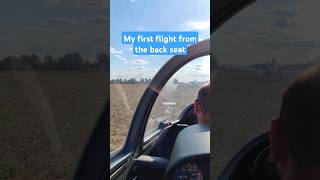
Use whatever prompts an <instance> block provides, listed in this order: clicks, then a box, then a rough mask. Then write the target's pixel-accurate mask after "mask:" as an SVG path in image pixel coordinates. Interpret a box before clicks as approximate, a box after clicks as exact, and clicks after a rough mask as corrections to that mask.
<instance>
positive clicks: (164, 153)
mask: <svg viewBox="0 0 320 180" xmlns="http://www.w3.org/2000/svg"><path fill="white" fill-rule="evenodd" d="M186 127H188V125H187V124H173V125H171V126H169V127H167V128H165V129H163V130H162V132H161V134H160V136H159V139H158V140H157V142H156V144H155V147H154V148H153V150H152V152H151V155H152V156H156V157H163V158H167V159H169V158H170V155H171V152H172V149H173V146H174V143H175V141H176V138H177V136H178V134H179V132H180V131H182V130H183V129H184V128H186Z"/></svg>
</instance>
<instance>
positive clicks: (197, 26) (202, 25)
mask: <svg viewBox="0 0 320 180" xmlns="http://www.w3.org/2000/svg"><path fill="white" fill-rule="evenodd" d="M184 26H185V27H187V28H191V29H193V30H208V29H210V20H205V21H188V22H186V23H184Z"/></svg>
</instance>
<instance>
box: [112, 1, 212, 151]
mask: <svg viewBox="0 0 320 180" xmlns="http://www.w3.org/2000/svg"><path fill="white" fill-rule="evenodd" d="M181 7H183V9H184V10H183V13H182V12H181V11H177V10H176V9H181ZM208 7H209V1H199V2H197V3H194V1H193V0H186V1H183V3H181V2H175V1H174V2H172V1H171V0H165V1H144V2H141V1H118V0H114V1H111V2H110V27H111V28H110V83H111V85H110V117H111V119H110V148H111V151H113V150H116V149H118V148H121V147H122V146H123V145H124V142H125V139H126V137H127V134H128V130H129V127H130V124H131V120H132V117H133V113H134V112H135V110H136V107H137V104H138V102H139V100H140V98H141V96H142V94H143V92H144V91H145V89H146V87H147V86H148V84H149V83H150V81H151V79H152V78H153V76H154V75H155V74H156V72H157V71H158V70H159V69H160V68H161V67H162V66H163V65H164V64H165V63H166V62H167V61H168V60H169V59H170V58H171V57H172V55H135V54H133V46H132V45H131V44H122V41H121V37H122V33H123V32H126V31H127V32H151V31H162V32H170V31H171V32H173V31H174V32H177V31H181V32H182V31H194V32H198V38H199V39H198V40H199V41H201V40H204V39H208V38H209V36H210V32H209V29H210V28H209V26H210V20H209V13H210V12H209V10H208ZM204 9H205V10H204ZM119 12H122V13H119ZM164 12H165V13H164ZM186 14H192V15H193V18H190V17H188V16H186ZM180 80H181V81H186V82H188V81H187V80H186V79H180V78H179V81H180ZM173 104H174V102H171V101H167V102H164V103H163V104H162V105H163V106H166V108H165V109H166V110H165V111H166V112H171V111H172V110H174V109H172V108H173V106H174V105H173ZM165 111H164V112H165Z"/></svg>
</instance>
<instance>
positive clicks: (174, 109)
mask: <svg viewBox="0 0 320 180" xmlns="http://www.w3.org/2000/svg"><path fill="white" fill-rule="evenodd" d="M209 80H210V56H204V57H201V58H198V59H195V60H193V61H192V62H190V63H188V64H186V65H185V66H184V67H182V68H181V69H180V70H179V71H178V72H176V73H175V74H174V75H173V76H172V77H171V78H170V79H169V81H168V82H167V83H166V85H165V86H164V87H163V89H162V90H161V91H160V93H159V96H158V97H157V99H156V101H155V103H154V105H153V108H152V111H151V113H150V116H149V120H148V123H147V128H146V131H145V137H148V136H149V135H150V134H152V132H154V130H155V129H157V128H158V127H159V124H160V123H161V122H162V121H170V122H174V121H176V120H177V118H178V116H179V115H180V113H182V111H183V110H184V109H186V108H187V107H188V106H189V105H190V104H192V103H193V102H194V100H195V98H197V95H198V91H199V89H200V88H201V87H202V86H203V85H205V84H207V83H208V82H209Z"/></svg>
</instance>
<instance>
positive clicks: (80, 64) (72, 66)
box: [0, 53, 109, 71]
mask: <svg viewBox="0 0 320 180" xmlns="http://www.w3.org/2000/svg"><path fill="white" fill-rule="evenodd" d="M108 68H109V58H108V56H107V55H106V54H105V53H98V54H97V56H96V59H95V60H94V62H92V61H89V60H85V59H84V58H83V57H82V55H81V54H80V53H68V54H66V55H64V56H62V57H60V58H54V57H53V56H52V55H50V54H47V55H45V56H44V57H43V58H40V57H39V56H38V55H36V54H32V55H28V54H22V55H21V56H20V57H16V56H7V57H5V58H3V59H1V60H0V71H6V70H36V71H39V70H50V71H77V70H84V71H93V70H98V71H107V70H108Z"/></svg>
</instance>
